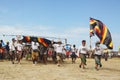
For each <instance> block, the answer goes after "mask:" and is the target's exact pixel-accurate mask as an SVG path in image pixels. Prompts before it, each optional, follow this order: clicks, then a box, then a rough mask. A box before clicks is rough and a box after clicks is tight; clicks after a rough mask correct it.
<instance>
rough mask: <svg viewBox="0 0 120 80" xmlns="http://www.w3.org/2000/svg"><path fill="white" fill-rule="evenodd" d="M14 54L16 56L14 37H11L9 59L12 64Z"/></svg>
mask: <svg viewBox="0 0 120 80" xmlns="http://www.w3.org/2000/svg"><path fill="white" fill-rule="evenodd" d="M15 56H16V40H15V38H12V43H11V44H10V60H11V62H12V64H14V60H15Z"/></svg>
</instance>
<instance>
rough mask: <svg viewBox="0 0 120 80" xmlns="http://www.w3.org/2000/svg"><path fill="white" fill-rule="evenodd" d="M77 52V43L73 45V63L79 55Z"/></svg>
mask: <svg viewBox="0 0 120 80" xmlns="http://www.w3.org/2000/svg"><path fill="white" fill-rule="evenodd" d="M76 52H77V49H76V47H75V45H73V47H72V48H71V58H72V63H75V60H76V57H77V55H76Z"/></svg>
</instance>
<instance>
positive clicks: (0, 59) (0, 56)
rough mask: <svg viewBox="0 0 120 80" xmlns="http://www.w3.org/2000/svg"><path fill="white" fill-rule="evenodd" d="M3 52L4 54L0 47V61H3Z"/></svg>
mask: <svg viewBox="0 0 120 80" xmlns="http://www.w3.org/2000/svg"><path fill="white" fill-rule="evenodd" d="M3 52H4V50H3V47H2V45H0V61H2V60H3Z"/></svg>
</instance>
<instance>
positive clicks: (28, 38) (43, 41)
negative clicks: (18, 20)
mask: <svg viewBox="0 0 120 80" xmlns="http://www.w3.org/2000/svg"><path fill="white" fill-rule="evenodd" d="M22 41H23V42H25V43H27V42H32V41H36V42H39V43H40V44H42V45H43V46H45V47H48V46H49V44H51V41H50V40H48V39H45V38H40V37H34V36H33V37H32V36H23V39H22Z"/></svg>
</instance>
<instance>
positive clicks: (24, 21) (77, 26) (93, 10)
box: [0, 0, 120, 50]
mask: <svg viewBox="0 0 120 80" xmlns="http://www.w3.org/2000/svg"><path fill="white" fill-rule="evenodd" d="M89 17H93V18H95V19H99V20H101V21H102V22H103V23H104V24H106V25H107V27H108V29H109V30H110V32H111V35H112V38H113V43H114V50H118V46H119V45H120V37H119V34H120V31H119V30H120V27H119V26H120V24H119V23H120V0H99V1H98V0H0V28H1V29H0V34H1V35H2V34H10V35H11V34H14V35H35V36H49V37H57V38H67V40H68V43H70V44H76V45H77V46H80V45H81V41H82V40H83V39H85V40H87V45H88V46H89V44H90V39H89ZM0 38H1V39H4V40H7V39H8V38H9V37H7V36H6V37H2V36H0ZM97 40H98V38H97V37H96V36H95V37H93V38H92V44H93V45H94V44H95V42H96V41H97Z"/></svg>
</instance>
